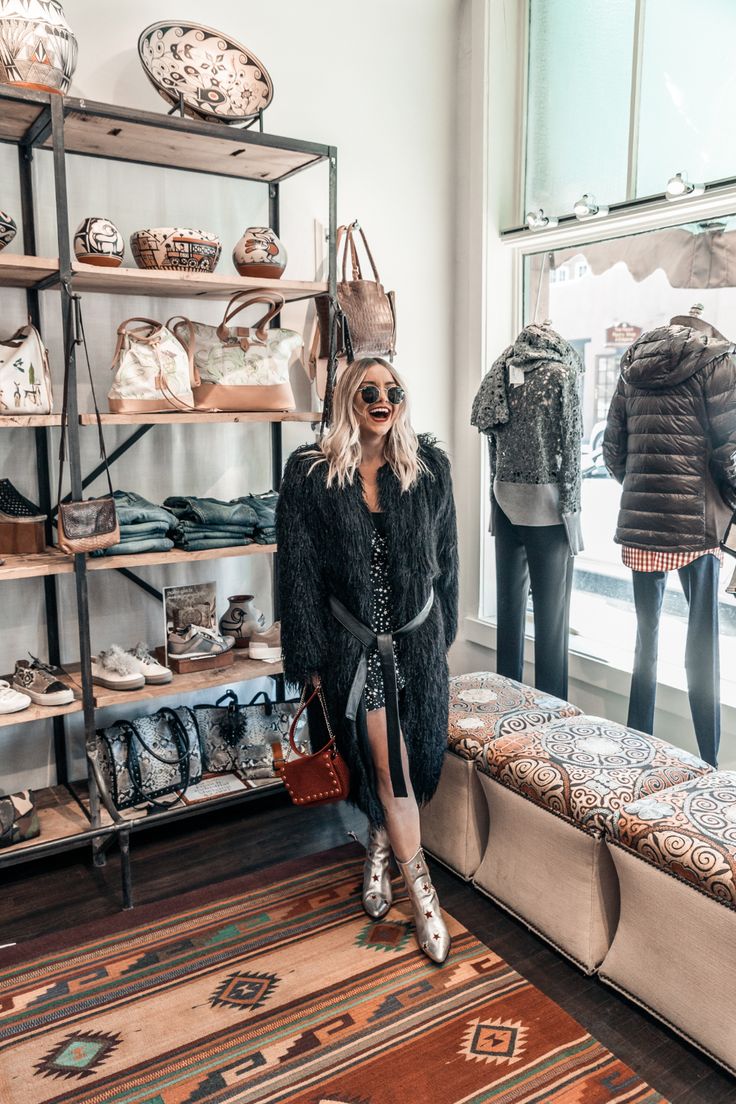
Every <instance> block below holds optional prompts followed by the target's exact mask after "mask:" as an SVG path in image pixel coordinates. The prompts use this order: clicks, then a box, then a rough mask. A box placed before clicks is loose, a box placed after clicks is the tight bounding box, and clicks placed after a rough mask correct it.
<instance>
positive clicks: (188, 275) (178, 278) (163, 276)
mask: <svg viewBox="0 0 736 1104" xmlns="http://www.w3.org/2000/svg"><path fill="white" fill-rule="evenodd" d="M0 256H1V254H0ZM72 285H73V287H74V290H75V291H87V292H99V293H101V294H108V295H153V296H159V297H161V298H175V299H229V298H230V296H231V295H234V294H235V293H236V292H237V291H252V292H254V293H257V292H263V291H277V292H279V293H280V294H281V295H283V297H284V299H286V300H287V302H288V301H289V300H291V299H309V298H313V297H315V296H317V295H325V294H326V293H327V282H326V281H308V280H285V279H283V278H282V279H280V280H266V279H256V278H254V277H252V276H238V275H237V274H235V273H222V274H220V273H218V272H163V271H159V270H157V269H143V268H102V267H99V266H96V265H88V264H80V263H79V262H75V263H74V265H73V273H72Z"/></svg>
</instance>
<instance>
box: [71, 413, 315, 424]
mask: <svg viewBox="0 0 736 1104" xmlns="http://www.w3.org/2000/svg"><path fill="white" fill-rule="evenodd" d="M321 418H322V415H321V413H320V412H319V411H314V410H286V411H279V412H274V411H272V410H255V411H252V410H251V411H244V410H241V411H232V410H217V411H205V410H192V411H191V412H189V411H178V410H172V411H171V412H170V413H169V412H168V411H164V410H161V411H158V412H154V413H149V414H100V421H102V422H104V423H105V425H186V424H190V423H191V424H202V425H207V424H208V423H211V424H215V423H219V422H319V421H320V420H321ZM79 421H80V423H81V425H96V423H97V419H96V418H95V415H94V414H80V415H79Z"/></svg>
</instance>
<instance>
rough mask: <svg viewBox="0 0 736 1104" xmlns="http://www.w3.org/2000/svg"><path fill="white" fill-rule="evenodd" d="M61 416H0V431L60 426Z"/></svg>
mask: <svg viewBox="0 0 736 1104" xmlns="http://www.w3.org/2000/svg"><path fill="white" fill-rule="evenodd" d="M60 425H61V414H0V429H28V428H29V427H30V426H60Z"/></svg>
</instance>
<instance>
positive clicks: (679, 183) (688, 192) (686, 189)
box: [664, 172, 705, 203]
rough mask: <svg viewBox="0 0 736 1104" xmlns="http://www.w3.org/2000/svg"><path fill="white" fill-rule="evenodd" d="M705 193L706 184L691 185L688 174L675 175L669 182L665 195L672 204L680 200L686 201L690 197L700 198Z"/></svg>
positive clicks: (679, 173)
mask: <svg viewBox="0 0 736 1104" xmlns="http://www.w3.org/2000/svg"><path fill="white" fill-rule="evenodd" d="M704 191H705V184H691V183H690V181H689V180H688V178H687V173H686V172H678V173H675V175H674V176H671V177H670V179H669V180H668V181H667V191H666V192H665V193H664V194H665V195H666V197H667V199H669V200H670V201H671V202H672V203H674V202H675V201H676V200H678V199H686V198H687V197H688V196H699V195H702V194H703V192H704Z"/></svg>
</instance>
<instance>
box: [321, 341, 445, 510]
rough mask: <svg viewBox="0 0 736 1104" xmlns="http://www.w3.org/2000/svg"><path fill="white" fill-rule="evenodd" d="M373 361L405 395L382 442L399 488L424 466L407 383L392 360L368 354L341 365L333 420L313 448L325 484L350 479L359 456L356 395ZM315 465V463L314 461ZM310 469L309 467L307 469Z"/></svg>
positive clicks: (340, 483) (414, 478)
mask: <svg viewBox="0 0 736 1104" xmlns="http://www.w3.org/2000/svg"><path fill="white" fill-rule="evenodd" d="M374 364H380V365H381V367H383V368H386V369H387V370H388V371H389V372H390V373H391V375H392V376H393V378H394V380H395V381H396V383H397V385H398V386H399V387H401V388H402V389H403V391H404V394H405V396H406V397H405V398H404V401H403V402H402V403H401V405H400V406H399V409H398V414H397V417H396V420H395V422H394V424H393V425H392V426H391V429H390V430H389V432H388V434H387V436H386V442H385V446H384V459H385V460H386V463H387V464H388V466H389V467H390V468H391V470H392V471H393V473H394V475H395V476H396V478H397V479H398V481H399V483H400V485H401V489H402V491H408V490H410V489H411V488H412V487H413V486H414V484H415V483H416V481H417V479H418V478H419V475H420V473H421V472H423V471H426V470H427V467H426V464H425V463H424V461H423V460H422V459H421V458H420V456H419V441H418V439H417V435H416V433H415V432H414V430H413V429H412V426H411V422H410V421H409V400H408V395H407V394H406V386H405V384H404V381H403V380H402V378H401V376H400V375H399V373H398V372H397V371H396V369H395V368H394V366H393V364H389V362H388V361H387V360H384V359H383V357H378V356H367V357H361V358H360V360H355V361H353V363H352V364H349V365H348V366H347V367H346V368H344V369H343V371H342V373H341V375H340V377H339V379H338V381H337V384H336V385H335V391H334V394H333V396H332V422H331V424H330V427H329V429H328V430H327V432H326V433H325V435H324V437H323V438H322V440H321V441H319V442H318V444H317V447H316V448H315V450H314V452H309V453H307V455H308V456H315V457H316V458H317V459H316V460H315V465H316V464H320V463H322V462H325V463H326V464H327V486H328V487H329V486H330V485H331V484H332V483H333V482H334V481H335V480H336V481H337V484H338V486H339V487H344V486H345V484H346V483H352V482H353V480H354V478H355V473H356V471H357V470H358V466H359V464H360V461H361V457H362V449H361V444H360V423H359V421H358V416H357V414H356V411H355V396H356V393H357V391H358V388H359V387H360V384H361V382H362V380H363V377H364V375H365V374H366V372H367V371H368V369H369V368H371V367H372V366H373V365H374ZM313 467H314V465H313ZM310 470H311V469H310Z"/></svg>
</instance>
